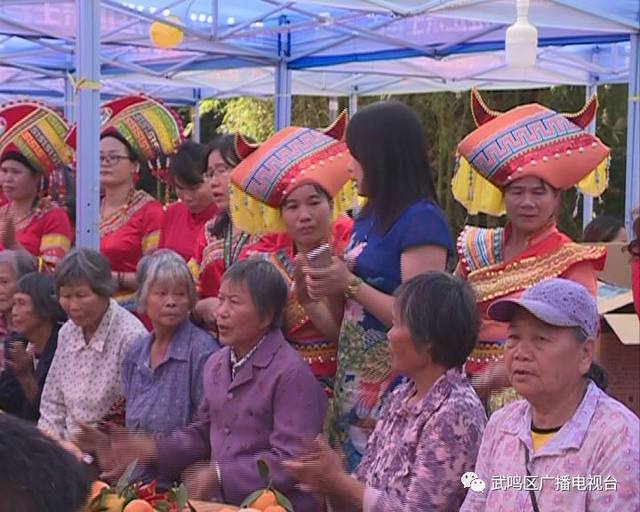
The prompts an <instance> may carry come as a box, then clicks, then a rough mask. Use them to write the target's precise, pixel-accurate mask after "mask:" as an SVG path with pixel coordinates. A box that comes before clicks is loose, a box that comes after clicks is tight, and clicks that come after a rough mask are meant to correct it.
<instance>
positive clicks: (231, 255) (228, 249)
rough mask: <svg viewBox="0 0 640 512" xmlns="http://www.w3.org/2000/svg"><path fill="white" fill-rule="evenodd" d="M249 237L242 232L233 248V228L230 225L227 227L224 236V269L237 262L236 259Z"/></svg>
mask: <svg viewBox="0 0 640 512" xmlns="http://www.w3.org/2000/svg"><path fill="white" fill-rule="evenodd" d="M249 237H250V235H249V234H248V233H245V232H244V231H243V232H242V233H241V234H240V236H239V237H238V241H237V242H236V244H235V247H234V246H233V227H232V226H231V223H229V225H228V226H227V231H226V232H225V234H224V252H223V258H224V268H225V269H227V268H229V267H231V265H233V264H234V263H235V262H236V261H238V257H239V256H240V251H242V248H243V247H244V246H245V245H246V243H247V242H248V241H249Z"/></svg>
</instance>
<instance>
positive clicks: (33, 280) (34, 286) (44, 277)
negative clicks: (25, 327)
mask: <svg viewBox="0 0 640 512" xmlns="http://www.w3.org/2000/svg"><path fill="white" fill-rule="evenodd" d="M16 293H24V294H25V295H28V296H29V297H31V303H32V304H33V312H34V314H35V315H36V316H38V317H39V318H42V319H43V320H51V321H53V322H54V323H62V322H64V321H66V319H67V315H66V314H65V312H64V310H63V309H62V308H61V307H60V303H59V302H58V298H57V296H56V283H55V280H54V278H53V276H52V275H51V274H41V273H39V272H32V273H30V274H27V275H26V276H23V277H22V278H21V279H20V280H19V281H18V284H17V286H16Z"/></svg>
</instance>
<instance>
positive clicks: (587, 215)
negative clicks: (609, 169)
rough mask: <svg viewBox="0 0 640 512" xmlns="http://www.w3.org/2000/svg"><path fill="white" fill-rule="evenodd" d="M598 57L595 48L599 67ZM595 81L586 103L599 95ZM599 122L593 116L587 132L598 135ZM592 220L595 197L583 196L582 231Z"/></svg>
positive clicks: (595, 59)
mask: <svg viewBox="0 0 640 512" xmlns="http://www.w3.org/2000/svg"><path fill="white" fill-rule="evenodd" d="M598 55H599V51H598V49H597V48H595V49H594V51H593V53H592V55H591V62H592V64H594V65H595V66H597V65H598V62H599V60H600V58H599V56H598ZM593 79H594V81H593V82H591V83H589V85H587V86H586V87H585V91H584V92H585V101H589V99H590V98H591V96H593V95H594V94H598V82H597V79H598V77H597V76H593ZM597 122H598V116H593V119H592V120H591V122H590V123H589V126H587V130H586V131H587V133H590V134H591V135H595V134H596V126H597ZM592 220H593V197H592V196H588V195H585V194H583V196H582V230H583V231H584V228H586V227H587V224H589V222H591V221H592Z"/></svg>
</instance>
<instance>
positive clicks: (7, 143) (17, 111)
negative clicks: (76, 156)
mask: <svg viewBox="0 0 640 512" xmlns="http://www.w3.org/2000/svg"><path fill="white" fill-rule="evenodd" d="M68 132H69V125H68V124H67V122H66V121H65V120H64V118H63V117H62V116H61V115H60V114H58V113H57V112H56V111H55V110H53V109H52V108H50V107H48V106H46V105H42V104H40V103H35V102H33V101H16V102H12V103H9V104H7V105H4V106H1V107H0V160H3V159H4V158H5V157H6V156H7V155H8V154H9V153H12V152H13V153H18V154H20V155H22V156H23V157H24V158H25V159H26V160H27V161H28V162H29V164H30V165H31V166H32V167H33V169H34V170H36V171H37V172H39V173H42V174H43V175H45V176H49V175H50V174H51V173H52V172H53V171H54V170H55V169H58V168H60V167H63V166H64V165H66V164H68V163H69V162H70V161H71V157H72V153H71V151H70V149H69V148H68V147H67V145H66V144H65V136H66V135H67V133H68Z"/></svg>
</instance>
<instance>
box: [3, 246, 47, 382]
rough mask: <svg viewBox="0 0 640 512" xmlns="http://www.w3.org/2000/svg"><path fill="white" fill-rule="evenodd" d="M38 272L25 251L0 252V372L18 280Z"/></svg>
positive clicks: (32, 259) (35, 264)
mask: <svg viewBox="0 0 640 512" xmlns="http://www.w3.org/2000/svg"><path fill="white" fill-rule="evenodd" d="M36 270H38V267H37V263H36V259H35V258H34V257H33V256H31V255H30V254H29V253H28V252H25V251H11V250H8V249H7V250H4V251H0V372H2V368H3V365H2V363H3V361H4V350H5V346H4V345H5V340H6V337H7V334H9V332H10V331H11V308H12V307H13V294H14V293H15V292H16V284H17V283H18V280H19V279H20V278H21V277H22V276H25V275H27V274H29V273H30V272H35V271H36Z"/></svg>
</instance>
